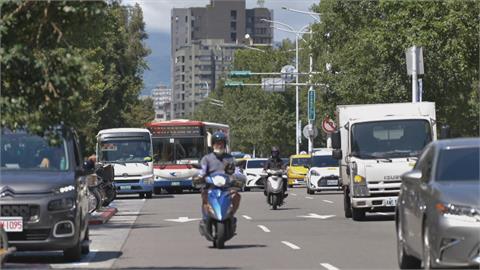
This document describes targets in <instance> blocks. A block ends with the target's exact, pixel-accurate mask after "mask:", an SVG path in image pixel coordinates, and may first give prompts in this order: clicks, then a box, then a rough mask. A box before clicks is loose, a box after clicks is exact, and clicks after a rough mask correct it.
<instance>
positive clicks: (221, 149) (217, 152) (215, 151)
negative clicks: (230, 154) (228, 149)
mask: <svg viewBox="0 0 480 270" xmlns="http://www.w3.org/2000/svg"><path fill="white" fill-rule="evenodd" d="M213 152H214V153H215V154H223V153H225V149H224V148H214V149H213Z"/></svg>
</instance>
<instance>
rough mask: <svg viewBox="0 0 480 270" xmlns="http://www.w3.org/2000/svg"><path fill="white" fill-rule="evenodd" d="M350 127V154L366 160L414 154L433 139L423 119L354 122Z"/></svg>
mask: <svg viewBox="0 0 480 270" xmlns="http://www.w3.org/2000/svg"><path fill="white" fill-rule="evenodd" d="M351 130H352V133H351V136H352V137H351V145H352V156H355V157H359V158H365V159H380V158H402V157H417V156H418V155H419V154H420V153H421V151H422V149H423V148H424V146H425V145H427V144H428V143H429V142H430V141H431V140H432V135H431V131H430V124H429V123H428V121H426V120H396V121H377V122H367V123H357V124H354V125H352V127H351Z"/></svg>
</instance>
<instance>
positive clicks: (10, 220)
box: [0, 217, 23, 232]
mask: <svg viewBox="0 0 480 270" xmlns="http://www.w3.org/2000/svg"><path fill="white" fill-rule="evenodd" d="M0 224H2V226H3V229H4V230H5V231H6V232H22V231H23V218H22V217H2V218H0Z"/></svg>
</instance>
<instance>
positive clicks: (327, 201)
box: [323, 200, 333, 203]
mask: <svg viewBox="0 0 480 270" xmlns="http://www.w3.org/2000/svg"><path fill="white" fill-rule="evenodd" d="M323 201H324V202H326V203H333V202H332V201H329V200H323Z"/></svg>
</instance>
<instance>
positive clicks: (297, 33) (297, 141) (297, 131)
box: [262, 19, 309, 154]
mask: <svg viewBox="0 0 480 270" xmlns="http://www.w3.org/2000/svg"><path fill="white" fill-rule="evenodd" d="M262 21H265V22H269V23H272V24H275V23H276V24H279V25H282V26H285V27H287V28H288V29H289V30H286V29H282V28H276V27H274V28H276V29H278V30H282V31H286V32H290V33H294V34H295V69H296V76H295V153H296V154H298V153H299V152H300V139H301V137H300V136H299V135H300V125H299V121H300V119H299V98H298V87H299V84H298V73H299V72H298V71H299V57H298V39H299V37H300V34H305V32H303V30H304V29H306V27H308V26H309V24H308V25H305V26H304V27H302V28H301V29H299V30H298V31H297V30H295V29H294V28H293V27H292V26H290V25H288V24H286V23H283V22H278V21H271V20H267V19H262Z"/></svg>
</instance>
